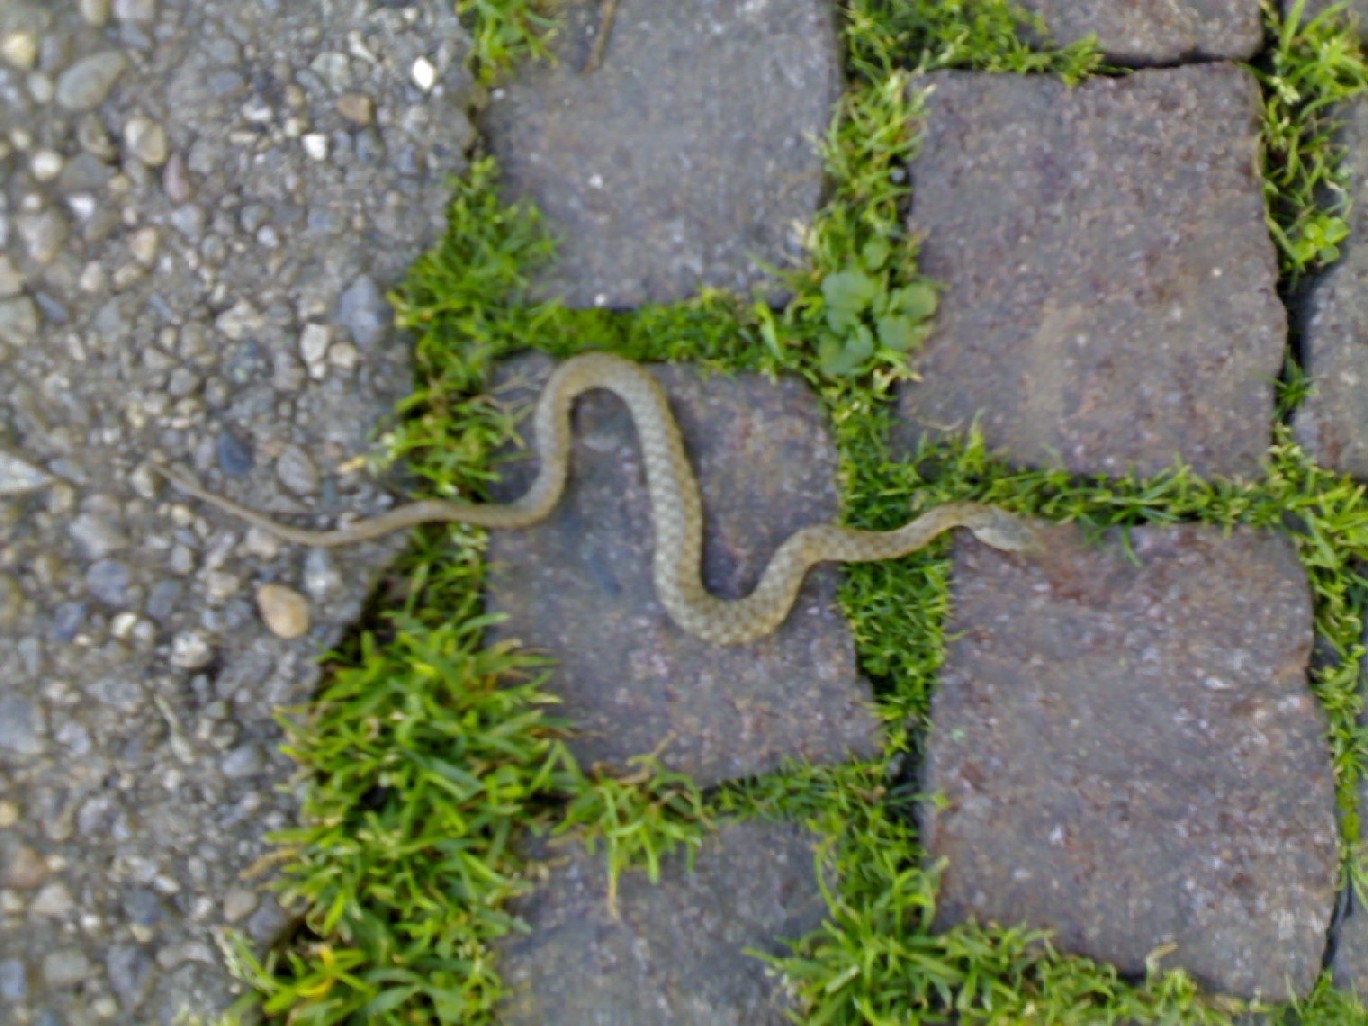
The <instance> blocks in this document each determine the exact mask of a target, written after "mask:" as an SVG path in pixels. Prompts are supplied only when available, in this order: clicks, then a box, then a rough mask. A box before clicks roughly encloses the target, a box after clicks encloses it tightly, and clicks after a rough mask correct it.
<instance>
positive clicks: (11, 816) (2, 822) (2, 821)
mask: <svg viewBox="0 0 1368 1026" xmlns="http://www.w3.org/2000/svg"><path fill="white" fill-rule="evenodd" d="M18 822H19V806H18V805H16V804H14V802H0V830H6V829H8V828H9V827H12V826H14V824H15V823H18Z"/></svg>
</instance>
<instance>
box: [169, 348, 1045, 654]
mask: <svg viewBox="0 0 1368 1026" xmlns="http://www.w3.org/2000/svg"><path fill="white" fill-rule="evenodd" d="M596 388H603V389H607V390H608V391H610V392H612V393H613V394H614V395H616V396H618V397H619V398H620V399H622V401H623V402H625V403H626V404H627V407H628V409H629V410H630V412H631V414H632V420H633V422H634V423H635V424H636V428H637V434H638V436H639V438H640V441H641V449H642V456H643V461H644V463H645V466H646V484H647V487H648V489H649V492H650V502H651V516H652V518H653V520H654V523H655V535H656V542H655V585H656V592H657V594H658V595H659V597H660V601H661V603H662V604H663V605H664V606H665V609H666V611H667V612H668V613H669V614H670V616H671V617H672V618H673V619H674V621H675V623H677V624H678V625H679V626H680V627H681V628H683V629H684V630H685V631H687V632H688V633H690V634H693V635H695V636H696V637H699V638H702V639H703V640H705V641H710V642H713V643H715V644H719V645H734V644H738V643H740V642H744V641H753V640H755V639H756V638H761V637H764V636H765V635H766V634H769V633H770V632H771V631H773V630H775V629H776V628H777V627H778V626H779V625H780V624H781V623H783V621H784V618H785V617H787V616H788V613H789V610H790V608H791V607H792V606H793V603H794V600H795V599H796V598H797V596H798V589H799V587H800V586H801V585H802V583H803V577H804V576H805V575H806V574H807V571H808V569H809V568H810V567H812V566H813V565H814V564H816V563H821V562H828V561H830V562H840V563H868V562H873V561H875V560H882V559H895V558H897V557H899V556H905V555H907V554H908V553H910V552H913V551H915V550H917V549H920V548H922V547H923V546H925V545H926V544H927V543H929V542H930V541H931V540H932V539H933V538H935V537H936V536H937V535H939V534H942V533H943V532H945V531H948V530H950V529H952V528H955V527H964V528H968V529H969V530H970V531H972V532H973V534H974V536H975V537H976V538H978V540H979V541H981V542H983V543H985V544H987V545H991V546H993V547H994V548H997V549H1003V550H1006V551H1027V550H1031V549H1034V548H1037V547H1038V545H1039V542H1038V540H1037V538H1036V535H1035V532H1034V531H1032V530H1031V528H1030V527H1029V526H1028V525H1027V524H1026V523H1025V522H1023V521H1022V520H1020V519H1019V518H1017V517H1016V516H1014V515H1013V514H1011V513H1008V512H1006V511H1005V510H1001V509H997V508H996V507H993V506H983V505H978V504H976V503H967V502H956V503H949V504H947V505H944V506H938V507H936V508H935V509H933V510H930V511H929V512H927V513H924V514H922V515H921V516H919V517H917V519H915V520H913V521H912V522H911V523H909V524H907V525H906V526H904V527H900V528H898V529H897V530H896V531H857V530H852V529H850V528H846V527H840V526H838V525H836V524H822V525H820V526H818V527H805V528H803V529H802V530H799V531H795V532H794V533H793V534H791V535H790V536H789V537H788V538H787V539H786V540H785V541H784V543H783V544H782V545H780V546H779V548H778V550H777V551H776V552H775V554H774V556H773V558H772V559H771V560H770V562H769V565H768V566H767V567H766V568H765V572H764V574H763V575H762V577H761V579H760V583H759V584H758V585H757V586H756V588H755V590H754V591H752V592H751V593H750V594H749V595H747V596H745V597H744V598H740V599H721V598H718V597H717V596H715V595H712V594H710V593H709V592H708V591H707V590H706V589H705V588H704V586H703V581H702V577H701V574H700V570H699V567H700V562H701V559H702V552H703V503H702V500H701V499H700V497H699V492H698V483H697V481H696V480H695V479H694V474H693V469H692V467H691V466H690V464H689V457H688V455H687V453H686V452H685V450H684V441H683V439H682V438H681V437H680V434H679V427H678V425H677V424H676V423H675V419H674V417H673V415H672V414H671V413H670V406H669V401H668V400H667V399H666V397H665V393H664V391H663V390H662V389H661V387H660V385H658V384H657V383H656V380H655V378H653V377H652V376H651V375H650V373H648V372H647V371H646V370H645V369H643V368H642V367H640V366H639V365H637V364H635V363H632V362H630V361H628V360H624V359H622V358H620V357H616V356H611V355H609V354H607V353H585V354H583V355H580V356H576V357H573V358H571V359H569V360H566V361H565V362H564V363H562V364H560V365H559V366H558V367H557V368H556V370H555V372H554V373H553V374H552V375H551V378H550V380H549V381H548V382H547V384H546V388H545V389H544V390H543V391H542V394H541V398H540V399H539V400H538V402H537V407H536V412H535V416H534V421H533V425H534V431H535V433H536V438H537V443H538V453H539V458H540V468H539V470H538V473H537V478H536V480H535V481H533V482H532V486H531V487H530V488H529V489H528V490H527V493H526V494H525V495H523V496H522V498H520V499H518V500H516V501H515V502H510V503H507V504H498V505H496V504H489V503H486V504H473V503H464V502H452V501H443V500H427V501H423V502H413V503H409V504H408V505H405V506H399V507H397V508H395V509H392V510H390V511H389V512H387V513H383V514H381V515H379V516H376V517H372V518H371V519H369V520H362V521H360V522H359V523H355V524H351V525H349V526H347V527H344V528H340V529H337V530H332V531H308V530H301V529H299V528H295V527H289V526H287V525H285V524H281V523H277V522H276V521H274V520H272V519H270V518H269V517H267V516H265V515H264V514H262V513H258V512H257V511H256V510H253V509H249V508H247V507H246V506H242V505H239V504H238V503H236V502H233V501H231V500H229V499H225V498H223V497H222V496H221V495H215V494H214V493H213V492H210V491H207V490H205V489H204V488H202V487H200V486H199V485H198V484H196V483H195V482H194V481H192V480H190V479H189V478H187V477H186V476H184V475H183V474H181V473H180V472H178V471H176V470H174V469H171V468H169V467H163V466H158V467H157V468H156V469H157V470H158V472H159V473H161V474H162V475H163V476H165V477H166V478H167V479H168V480H170V481H171V483H172V484H174V485H175V486H176V487H177V488H179V489H180V490H181V491H183V492H185V493H187V494H189V495H192V496H194V497H195V498H198V499H202V500H204V501H205V502H207V503H210V504H211V505H213V506H217V507H218V508H219V509H222V510H225V511H227V512H228V513H231V514H233V515H234V516H236V517H238V518H240V519H242V520H245V521H247V522H248V523H250V524H254V525H256V526H257V527H260V528H263V529H264V530H267V531H269V532H271V533H272V534H274V535H276V536H277V537H279V538H282V539H284V540H285V541H288V542H295V543H297V544H299V545H308V546H314V547H330V546H336V545H350V544H353V543H355V542H362V541H369V540H370V539H372V538H377V537H379V536H381V535H384V534H389V533H390V532H392V531H399V530H403V529H404V528H408V527H413V526H415V525H417V524H426V523H439V522H440V523H463V524H474V525H476V526H479V527H489V528H517V527H527V526H529V525H531V524H535V523H536V522H537V521H539V520H542V519H544V518H545V517H546V516H547V515H548V514H549V513H550V512H551V509H552V508H553V507H554V506H555V505H556V503H557V502H558V501H559V500H560V497H561V494H562V492H563V491H564V490H565V481H566V477H567V475H568V473H569V461H570V406H571V403H573V401H574V400H575V398H576V397H577V396H579V395H581V394H582V393H584V392H588V391H590V390H591V389H596Z"/></svg>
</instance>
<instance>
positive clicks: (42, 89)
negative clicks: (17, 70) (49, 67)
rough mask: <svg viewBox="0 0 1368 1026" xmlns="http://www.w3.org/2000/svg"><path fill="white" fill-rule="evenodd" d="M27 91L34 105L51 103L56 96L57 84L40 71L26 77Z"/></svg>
mask: <svg viewBox="0 0 1368 1026" xmlns="http://www.w3.org/2000/svg"><path fill="white" fill-rule="evenodd" d="M28 91H29V95H30V96H32V97H33V102H34V103H51V102H52V98H53V96H55V95H56V94H57V83H55V82H54V81H52V79H51V78H50V77H48V76H47V75H44V74H43V73H42V72H41V71H34V72H31V73H30V74H29V77H28Z"/></svg>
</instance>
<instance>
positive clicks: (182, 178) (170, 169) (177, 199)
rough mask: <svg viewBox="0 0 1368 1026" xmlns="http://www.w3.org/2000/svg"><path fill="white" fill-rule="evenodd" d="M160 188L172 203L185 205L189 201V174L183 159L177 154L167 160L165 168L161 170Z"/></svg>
mask: <svg viewBox="0 0 1368 1026" xmlns="http://www.w3.org/2000/svg"><path fill="white" fill-rule="evenodd" d="M162 188H163V189H165V190H166V198H167V199H169V200H170V201H171V202H172V203H185V202H186V201H187V200H189V199H190V196H191V189H190V172H189V170H188V169H187V168H186V166H185V158H184V157H182V156H181V155H180V154H179V153H173V154H171V155H170V157H168V158H167V161H166V166H165V167H164V168H163V169H162Z"/></svg>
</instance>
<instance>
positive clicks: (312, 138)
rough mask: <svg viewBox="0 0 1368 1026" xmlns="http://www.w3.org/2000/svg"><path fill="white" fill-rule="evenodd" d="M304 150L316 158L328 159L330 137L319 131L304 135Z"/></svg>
mask: <svg viewBox="0 0 1368 1026" xmlns="http://www.w3.org/2000/svg"><path fill="white" fill-rule="evenodd" d="M302 141H303V143H304V152H305V153H307V154H308V155H309V156H310V157H311V158H312V159H314V160H327V159H328V137H327V136H326V135H320V134H319V133H317V132H311V133H309V134H308V135H306V136H304V139H303V140H302Z"/></svg>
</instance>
